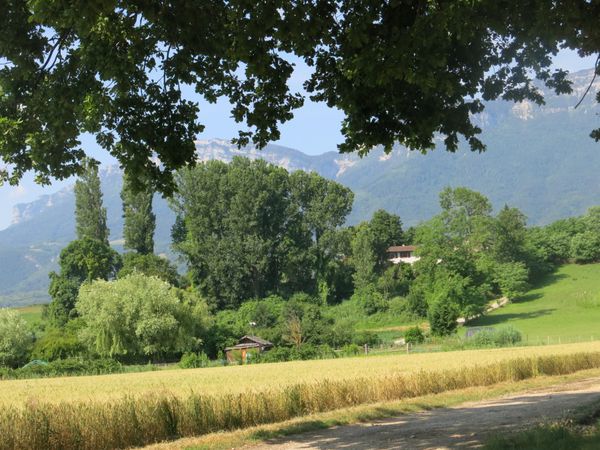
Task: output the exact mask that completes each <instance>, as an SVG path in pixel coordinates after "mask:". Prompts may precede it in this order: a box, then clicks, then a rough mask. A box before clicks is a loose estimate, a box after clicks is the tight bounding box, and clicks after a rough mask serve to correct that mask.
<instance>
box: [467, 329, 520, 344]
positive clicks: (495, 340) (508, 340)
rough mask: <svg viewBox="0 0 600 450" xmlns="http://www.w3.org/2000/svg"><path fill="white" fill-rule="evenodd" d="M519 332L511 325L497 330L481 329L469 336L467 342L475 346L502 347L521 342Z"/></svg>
mask: <svg viewBox="0 0 600 450" xmlns="http://www.w3.org/2000/svg"><path fill="white" fill-rule="evenodd" d="M521 339H522V336H521V333H520V332H519V331H518V330H517V329H515V328H514V327H512V326H510V325H509V326H506V327H502V328H498V329H497V330H481V331H479V332H477V333H476V334H475V335H473V336H472V337H471V338H469V340H468V342H469V344H471V345H472V346H475V347H503V346H508V345H514V344H517V343H519V342H521Z"/></svg>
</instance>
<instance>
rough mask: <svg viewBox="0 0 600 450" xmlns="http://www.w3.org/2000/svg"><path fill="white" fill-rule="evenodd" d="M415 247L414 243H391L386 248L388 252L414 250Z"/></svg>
mask: <svg viewBox="0 0 600 450" xmlns="http://www.w3.org/2000/svg"><path fill="white" fill-rule="evenodd" d="M416 249H417V247H416V246H414V245H392V246H391V247H389V248H388V249H387V252H388V253H394V252H414V251H415V250H416Z"/></svg>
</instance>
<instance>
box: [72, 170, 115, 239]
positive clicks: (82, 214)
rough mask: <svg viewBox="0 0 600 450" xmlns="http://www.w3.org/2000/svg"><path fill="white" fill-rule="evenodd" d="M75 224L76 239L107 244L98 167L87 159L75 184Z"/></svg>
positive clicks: (106, 229)
mask: <svg viewBox="0 0 600 450" xmlns="http://www.w3.org/2000/svg"><path fill="white" fill-rule="evenodd" d="M75 224H76V232H77V239H80V240H82V239H85V238H90V239H96V240H98V241H100V242H103V243H105V244H108V234H109V232H108V227H107V226H106V208H104V206H103V205H102V188H101V186H100V177H99V175H98V166H97V165H96V164H95V163H93V162H92V161H91V160H89V159H86V160H85V162H84V166H83V171H82V173H81V175H80V176H79V179H78V180H77V181H76V182H75Z"/></svg>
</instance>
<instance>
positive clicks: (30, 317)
mask: <svg viewBox="0 0 600 450" xmlns="http://www.w3.org/2000/svg"><path fill="white" fill-rule="evenodd" d="M15 309H16V310H17V311H18V312H19V314H21V317H23V319H25V321H26V322H27V323H29V324H30V325H31V324H34V323H36V322H39V321H40V320H41V319H42V311H43V309H44V305H31V306H23V307H21V308H15Z"/></svg>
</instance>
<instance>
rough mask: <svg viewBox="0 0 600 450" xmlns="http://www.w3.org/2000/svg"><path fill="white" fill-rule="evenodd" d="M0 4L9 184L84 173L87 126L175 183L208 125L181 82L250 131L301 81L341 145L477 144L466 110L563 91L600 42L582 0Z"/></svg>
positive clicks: (2, 150) (130, 162)
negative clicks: (32, 176)
mask: <svg viewBox="0 0 600 450" xmlns="http://www.w3.org/2000/svg"><path fill="white" fill-rule="evenodd" d="M0 6H1V9H2V11H3V14H2V17H1V18H0V29H2V31H3V32H2V35H1V36H0V64H2V68H1V70H0V156H1V158H2V159H3V160H4V162H5V163H7V166H5V167H4V168H3V169H2V172H1V173H0V179H1V180H4V181H6V180H9V181H10V182H12V183H17V182H18V181H19V179H20V178H21V177H22V175H23V173H24V172H25V171H28V170H34V171H35V172H36V173H37V175H38V180H39V181H42V182H47V181H48V180H49V177H51V176H53V177H57V178H64V177H67V176H69V175H71V174H73V173H74V172H77V171H79V170H80V169H81V161H82V160H83V157H84V154H85V152H84V150H83V148H82V147H81V143H80V141H79V136H80V135H81V134H82V133H92V134H94V135H95V136H96V139H97V141H98V143H99V144H100V145H101V146H102V147H103V148H104V149H106V150H107V151H109V152H110V153H111V154H112V155H113V156H115V157H116V158H117V159H118V160H119V162H120V164H121V165H122V166H123V167H124V168H125V170H126V171H127V172H128V173H132V174H144V175H145V176H147V178H149V179H151V180H152V182H153V184H154V185H155V187H158V188H159V189H160V190H162V191H169V190H170V189H172V188H173V180H172V175H171V173H172V171H173V170H174V169H177V168H179V167H181V166H183V165H185V164H188V163H193V161H194V143H193V140H194V138H195V136H196V135H197V134H198V133H199V132H200V131H202V129H203V125H202V118H201V116H199V107H198V103H197V102H196V101H195V100H192V99H189V98H186V96H185V95H184V93H183V89H184V87H185V86H191V87H193V89H194V90H195V92H196V93H197V94H199V96H201V97H203V98H204V99H206V100H208V101H209V102H215V101H217V100H218V99H219V98H226V99H228V100H229V101H230V102H231V105H232V109H231V113H232V116H233V118H234V119H235V120H236V121H237V122H240V123H241V122H244V123H245V126H244V127H243V128H245V129H243V130H241V131H240V132H239V136H238V138H237V139H236V142H237V143H238V144H240V145H243V144H246V143H248V142H250V141H252V142H253V143H255V144H257V145H258V146H259V147H260V146H264V145H265V144H267V143H268V142H269V141H272V140H276V139H278V138H279V137H280V133H279V129H278V126H279V124H280V123H283V122H286V121H288V120H290V119H291V118H292V117H293V111H294V110H295V109H297V108H299V107H300V106H302V104H303V101H304V97H305V95H306V94H307V95H309V96H310V97H311V98H312V99H313V100H315V101H319V102H324V103H326V104H327V105H328V106H330V107H336V108H339V109H340V110H342V111H343V112H344V114H345V119H344V121H343V123H342V133H343V135H344V142H343V143H342V144H341V145H340V147H339V149H340V151H342V152H355V151H357V152H359V153H361V154H365V153H367V152H368V151H369V150H370V149H371V148H372V147H374V146H376V145H382V146H383V147H384V148H385V149H386V150H388V151H389V150H391V148H392V146H393V145H394V144H395V143H396V142H398V143H400V144H402V145H405V146H407V147H409V148H412V149H418V150H421V151H425V150H427V149H430V148H432V147H433V146H434V137H436V136H441V138H442V139H443V141H444V144H445V146H446V148H447V149H448V150H450V151H454V150H456V148H457V146H458V143H459V139H460V138H464V139H465V140H466V141H467V142H468V144H469V145H470V147H471V149H472V150H475V151H482V150H484V148H485V146H484V143H483V142H481V140H480V139H478V137H477V135H478V134H479V133H480V132H481V130H480V129H479V127H478V126H477V125H476V124H475V123H474V121H473V119H472V116H473V114H475V113H478V112H481V111H482V110H483V108H484V106H483V101H487V100H492V99H497V98H503V99H506V100H511V101H520V100H525V99H527V100H530V101H533V102H536V103H543V96H542V95H541V94H540V92H539V89H538V87H537V86H536V84H535V83H534V81H535V80H536V79H537V80H539V81H540V82H541V83H543V84H545V85H546V86H547V87H549V88H551V89H553V90H554V91H556V92H557V93H566V92H569V91H570V83H569V81H568V80H567V78H566V75H567V74H566V72H565V71H563V70H560V69H557V70H553V69H552V68H551V63H552V58H551V57H552V55H554V54H556V53H557V52H558V51H559V49H560V48H570V49H575V50H577V51H578V52H579V53H580V54H581V55H592V54H595V53H598V51H599V50H600V34H599V33H598V26H597V25H598V24H597V18H598V17H599V16H600V5H599V4H598V2H590V1H585V0H577V1H574V2H573V1H554V2H548V1H545V0H531V1H529V2H526V3H524V2H506V1H503V2H498V1H495V0H477V1H466V0H458V1H452V2H443V1H439V0H433V1H431V0H417V1H405V0H396V1H389V2H381V1H376V0H367V1H365V0H361V1H356V0H351V1H344V2H336V1H333V0H306V1H299V2H288V1H281V0H264V1H259V2H246V1H239V0H234V1H227V2H225V1H213V2H202V3H197V2H192V3H190V2H186V1H173V2H164V3H154V2H137V1H131V0H121V1H118V2H117V1H103V2H87V3H86V2H83V3H82V2H75V3H68V2H63V1H59V0H43V1H41V0H34V1H26V0H3V1H2V2H1V3H0ZM296 60H301V61H303V62H304V63H306V64H307V65H308V66H309V67H311V69H313V70H312V73H311V74H310V76H309V78H308V80H307V81H306V82H305V84H304V88H305V91H306V94H305V93H300V92H293V91H291V90H290V86H289V83H288V82H289V80H290V77H291V76H292V74H293V71H294V61H296ZM596 72H600V66H599V65H597V67H596ZM598 99H599V100H600V93H599V94H598ZM241 128H242V127H241ZM592 136H593V137H594V138H595V139H596V140H598V139H600V128H599V129H597V130H595V131H593V132H592Z"/></svg>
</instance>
